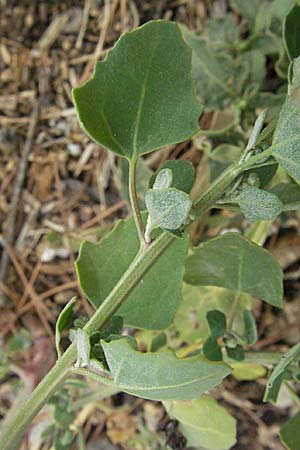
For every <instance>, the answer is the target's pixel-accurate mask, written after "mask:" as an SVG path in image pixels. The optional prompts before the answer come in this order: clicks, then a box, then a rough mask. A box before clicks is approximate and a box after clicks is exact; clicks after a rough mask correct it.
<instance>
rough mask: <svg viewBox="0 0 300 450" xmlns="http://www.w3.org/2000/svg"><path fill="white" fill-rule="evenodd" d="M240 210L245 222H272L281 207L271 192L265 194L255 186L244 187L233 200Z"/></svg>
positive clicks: (279, 212)
mask: <svg viewBox="0 0 300 450" xmlns="http://www.w3.org/2000/svg"><path fill="white" fill-rule="evenodd" d="M233 201H236V202H237V203H238V205H239V207H240V208H241V211H242V213H243V214H244V216H245V218H246V219H247V220H250V221H251V222H254V221H256V220H273V219H275V218H276V217H277V216H278V215H279V214H281V213H282V208H283V205H282V203H281V201H280V200H279V198H278V197H277V196H276V195H275V194H273V193H272V192H267V191H264V190H262V189H259V188H257V187H255V186H247V187H245V188H244V189H243V190H242V191H241V192H240V194H239V195H238V196H237V197H236V198H235V199H233Z"/></svg>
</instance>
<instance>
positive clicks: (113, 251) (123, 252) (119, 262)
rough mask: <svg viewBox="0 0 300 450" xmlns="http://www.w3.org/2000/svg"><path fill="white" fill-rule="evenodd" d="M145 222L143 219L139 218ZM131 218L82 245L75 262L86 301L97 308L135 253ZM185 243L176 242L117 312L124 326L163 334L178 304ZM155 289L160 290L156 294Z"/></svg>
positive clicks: (135, 240) (136, 242)
mask: <svg viewBox="0 0 300 450" xmlns="http://www.w3.org/2000/svg"><path fill="white" fill-rule="evenodd" d="M143 217H144V219H145V215H144V216H143ZM139 245H140V242H139V238H138V235H137V231H136V227H135V224H134V221H133V218H130V219H129V220H126V221H120V222H118V223H117V225H116V226H115V228H114V229H113V230H112V232H111V233H110V234H108V235H107V236H106V237H105V238H104V239H102V240H101V241H100V242H98V243H96V244H94V243H90V242H83V243H82V245H81V248H80V252H79V257H78V259H77V261H76V269H77V273H78V278H79V281H80V285H81V287H82V290H83V292H84V293H85V295H86V296H87V298H88V299H89V301H90V302H91V303H92V305H94V307H95V308H98V306H100V305H101V304H102V302H103V301H104V300H105V298H106V297H107V295H108V294H109V293H110V292H111V290H112V289H113V288H114V286H115V285H116V284H117V282H118V281H119V280H120V278H121V277H122V275H123V273H124V272H125V271H126V269H127V268H128V266H129V265H130V263H131V262H132V261H133V259H134V257H135V256H136V254H137V252H138V250H139ZM187 248H188V239H187V236H186V235H184V236H183V238H182V239H176V241H174V242H173V243H172V244H171V245H170V246H169V247H168V249H167V250H166V251H165V253H164V254H163V255H162V256H161V257H160V258H159V260H158V261H157V262H156V264H154V265H153V267H151V268H150V270H149V271H148V272H147V274H146V275H145V276H144V277H143V279H142V280H141V281H140V282H139V283H138V285H137V286H136V287H135V289H134V290H133V291H132V292H131V294H130V295H129V296H128V298H127V299H126V302H124V304H123V305H122V306H121V308H120V309H119V310H118V315H119V316H121V317H123V319H124V322H125V324H126V325H127V326H132V327H136V328H146V329H150V330H151V329H152V330H163V329H165V328H167V327H168V326H169V325H170V324H171V322H172V319H173V317H174V315H175V312H176V311H177V308H178V306H179V304H180V301H181V287H182V277H183V264H184V260H185V257H186V254H187ZM157 286H163V289H159V290H157Z"/></svg>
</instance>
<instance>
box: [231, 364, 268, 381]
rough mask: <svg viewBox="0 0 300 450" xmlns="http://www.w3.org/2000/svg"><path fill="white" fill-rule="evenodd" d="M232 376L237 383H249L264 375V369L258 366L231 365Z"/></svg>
mask: <svg viewBox="0 0 300 450" xmlns="http://www.w3.org/2000/svg"><path fill="white" fill-rule="evenodd" d="M231 369H232V375H233V376H234V378H236V379H237V380H239V381H251V380H257V379H258V378H263V377H264V376H265V375H266V369H265V367H263V366H261V365H260V364H255V363H247V362H236V363H233V364H231Z"/></svg>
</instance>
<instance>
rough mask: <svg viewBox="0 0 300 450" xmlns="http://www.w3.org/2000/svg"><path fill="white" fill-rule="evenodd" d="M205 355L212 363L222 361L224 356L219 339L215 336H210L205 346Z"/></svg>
mask: <svg viewBox="0 0 300 450" xmlns="http://www.w3.org/2000/svg"><path fill="white" fill-rule="evenodd" d="M203 353H204V355H205V356H206V358H207V359H209V360H210V361H222V360H223V355H222V351H221V348H220V347H219V344H218V342H217V339H216V338H214V337H213V336H208V338H207V339H206V341H205V342H204V345H203Z"/></svg>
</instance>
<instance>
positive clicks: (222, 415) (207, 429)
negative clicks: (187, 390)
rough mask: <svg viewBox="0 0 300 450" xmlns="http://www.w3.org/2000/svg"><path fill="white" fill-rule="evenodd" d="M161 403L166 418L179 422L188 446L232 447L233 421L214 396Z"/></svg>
mask: <svg viewBox="0 0 300 450" xmlns="http://www.w3.org/2000/svg"><path fill="white" fill-rule="evenodd" d="M163 403H164V406H165V408H166V410H167V413H168V415H169V416H170V417H171V418H172V419H176V420H178V421H179V424H180V430H181V431H182V433H183V434H184V436H185V437H186V438H187V441H188V442H187V444H188V446H189V447H190V446H191V447H197V448H199V447H201V448H203V447H204V448H205V449H209V450H224V449H229V448H231V447H232V446H233V445H234V444H235V442H236V420H235V419H234V418H233V417H232V416H231V415H230V414H229V413H228V412H227V411H226V409H225V408H223V407H222V406H220V405H219V404H218V403H217V402H216V400H215V399H214V398H213V397H210V396H208V395H202V397H200V398H198V399H196V400H192V401H190V402H183V401H173V402H163Z"/></svg>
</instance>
